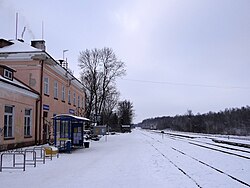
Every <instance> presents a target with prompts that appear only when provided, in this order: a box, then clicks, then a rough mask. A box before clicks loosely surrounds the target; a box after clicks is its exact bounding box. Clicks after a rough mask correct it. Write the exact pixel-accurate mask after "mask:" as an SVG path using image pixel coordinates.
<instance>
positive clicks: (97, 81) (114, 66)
mask: <svg viewBox="0 0 250 188" xmlns="http://www.w3.org/2000/svg"><path fill="white" fill-rule="evenodd" d="M78 61H79V66H80V68H81V81H82V83H83V85H84V86H85V89H86V94H87V98H86V107H87V113H86V114H87V117H90V116H91V114H101V113H102V111H104V108H105V106H106V102H108V100H111V99H113V100H117V97H114V96H112V95H114V92H112V88H113V89H114V88H115V81H116V79H117V78H118V77H122V76H124V75H125V72H126V70H125V63H124V62H122V61H119V60H118V58H117V57H116V55H115V53H114V52H113V50H112V49H111V48H103V49H93V50H85V51H82V52H80V56H79V58H78ZM109 103H110V101H109Z"/></svg>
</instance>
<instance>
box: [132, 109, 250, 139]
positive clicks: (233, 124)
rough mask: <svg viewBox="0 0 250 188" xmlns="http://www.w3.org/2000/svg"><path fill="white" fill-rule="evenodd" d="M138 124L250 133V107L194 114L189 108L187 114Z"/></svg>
mask: <svg viewBox="0 0 250 188" xmlns="http://www.w3.org/2000/svg"><path fill="white" fill-rule="evenodd" d="M137 126H140V127H142V128H144V129H158V130H162V129H171V130H176V131H185V132H196V133H208V134H230V135H250V107H249V106H246V107H242V108H240V109H238V108H232V109H225V110H224V111H220V112H217V113H215V112H209V113H206V114H197V115H194V114H193V113H192V111H191V110H188V111H187V113H186V114H185V115H176V116H174V117H170V116H167V117H166V116H164V117H156V118H151V119H146V120H143V121H142V122H141V123H139V124H138V125H137Z"/></svg>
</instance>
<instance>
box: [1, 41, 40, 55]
mask: <svg viewBox="0 0 250 188" xmlns="http://www.w3.org/2000/svg"><path fill="white" fill-rule="evenodd" d="M9 41H10V42H12V43H14V44H11V45H9V46H5V47H2V48H0V53H13V52H42V51H43V50H41V49H38V48H34V47H32V46H31V45H30V44H27V43H25V42H21V41H19V40H9Z"/></svg>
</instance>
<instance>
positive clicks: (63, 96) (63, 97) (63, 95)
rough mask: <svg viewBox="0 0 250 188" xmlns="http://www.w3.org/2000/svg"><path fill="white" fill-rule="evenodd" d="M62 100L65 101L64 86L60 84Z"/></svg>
mask: <svg viewBox="0 0 250 188" xmlns="http://www.w3.org/2000/svg"><path fill="white" fill-rule="evenodd" d="M62 101H65V86H62Z"/></svg>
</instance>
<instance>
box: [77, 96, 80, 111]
mask: <svg viewBox="0 0 250 188" xmlns="http://www.w3.org/2000/svg"><path fill="white" fill-rule="evenodd" d="M77 107H78V108H80V96H78V98H77Z"/></svg>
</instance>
